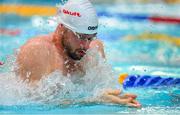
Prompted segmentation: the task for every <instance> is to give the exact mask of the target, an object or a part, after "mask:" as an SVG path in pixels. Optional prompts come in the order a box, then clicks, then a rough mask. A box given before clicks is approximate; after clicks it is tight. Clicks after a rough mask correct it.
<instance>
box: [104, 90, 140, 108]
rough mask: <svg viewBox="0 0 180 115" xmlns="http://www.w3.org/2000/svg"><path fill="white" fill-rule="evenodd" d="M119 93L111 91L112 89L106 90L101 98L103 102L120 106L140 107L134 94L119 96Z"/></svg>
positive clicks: (118, 91)
mask: <svg viewBox="0 0 180 115" xmlns="http://www.w3.org/2000/svg"><path fill="white" fill-rule="evenodd" d="M120 93H121V91H120V90H112V89H109V90H106V91H105V92H104V93H103V96H102V97H103V102H108V103H116V104H122V105H127V106H131V107H136V108H139V107H141V104H140V103H139V102H138V101H136V97H137V96H136V95H134V94H124V95H120Z"/></svg>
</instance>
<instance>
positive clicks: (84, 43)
mask: <svg viewBox="0 0 180 115" xmlns="http://www.w3.org/2000/svg"><path fill="white" fill-rule="evenodd" d="M89 44H90V41H89V40H83V41H81V42H80V46H81V48H83V49H86V50H87V49H88V48H89Z"/></svg>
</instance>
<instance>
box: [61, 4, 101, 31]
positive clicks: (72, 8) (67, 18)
mask: <svg viewBox="0 0 180 115" xmlns="http://www.w3.org/2000/svg"><path fill="white" fill-rule="evenodd" d="M58 19H59V23H61V24H63V25H64V26H66V27H67V28H69V29H70V30H72V31H75V32H78V33H82V34H94V33H97V28H98V18H97V15H96V11H95V9H94V7H93V5H92V4H91V3H90V2H89V0H68V1H67V2H66V4H64V5H61V6H60V7H59V10H58Z"/></svg>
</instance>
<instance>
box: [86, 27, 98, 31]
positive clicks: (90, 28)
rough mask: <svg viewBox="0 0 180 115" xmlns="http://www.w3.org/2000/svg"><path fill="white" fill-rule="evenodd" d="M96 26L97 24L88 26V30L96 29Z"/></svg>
mask: <svg viewBox="0 0 180 115" xmlns="http://www.w3.org/2000/svg"><path fill="white" fill-rule="evenodd" d="M97 28H98V26H89V27H88V30H96V29H97Z"/></svg>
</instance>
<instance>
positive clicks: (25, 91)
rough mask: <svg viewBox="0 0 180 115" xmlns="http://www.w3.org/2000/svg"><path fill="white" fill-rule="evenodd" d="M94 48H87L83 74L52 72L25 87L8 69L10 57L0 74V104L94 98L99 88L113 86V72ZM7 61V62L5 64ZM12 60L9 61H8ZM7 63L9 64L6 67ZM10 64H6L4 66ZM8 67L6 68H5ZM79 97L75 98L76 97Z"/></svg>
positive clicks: (100, 89) (44, 102)
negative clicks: (4, 70)
mask: <svg viewBox="0 0 180 115" xmlns="http://www.w3.org/2000/svg"><path fill="white" fill-rule="evenodd" d="M97 52H98V51H97V50H96V49H92V50H89V51H88V52H87V55H88V56H89V57H90V58H92V57H93V58H92V59H91V60H90V61H88V62H86V60H85V59H82V61H83V62H84V63H85V67H84V68H85V69H86V74H85V76H83V77H79V76H75V75H73V76H69V77H66V76H63V75H62V74H61V72H59V71H54V72H53V73H51V74H49V75H48V76H47V77H45V78H44V79H41V80H40V82H39V83H38V85H37V86H35V87H32V86H29V85H28V84H27V83H26V82H23V81H22V80H20V79H19V76H17V75H16V73H15V72H14V71H13V69H12V68H14V67H15V66H16V64H15V57H13V56H12V57H13V58H14V59H12V58H11V59H9V60H11V61H9V60H7V64H6V65H4V66H3V68H8V70H9V71H6V72H2V73H0V88H1V90H0V105H24V104H32V103H36V104H50V103H51V104H55V105H56V104H57V105H58V104H67V103H68V104H69V103H76V102H79V100H83V99H84V100H85V99H89V98H96V97H97V96H99V95H100V93H99V92H100V91H102V89H105V88H111V87H113V85H112V84H114V83H113V82H116V81H115V80H113V78H112V77H114V73H113V71H112V69H111V67H110V65H108V64H107V63H106V62H105V61H104V59H102V58H101V56H100V55H98V53H97ZM12 60H13V61H12ZM8 63H11V64H8ZM12 63H13V64H12ZM10 65H11V66H10ZM8 66H10V67H8ZM9 68H10V69H9ZM78 99H79V100H78Z"/></svg>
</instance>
